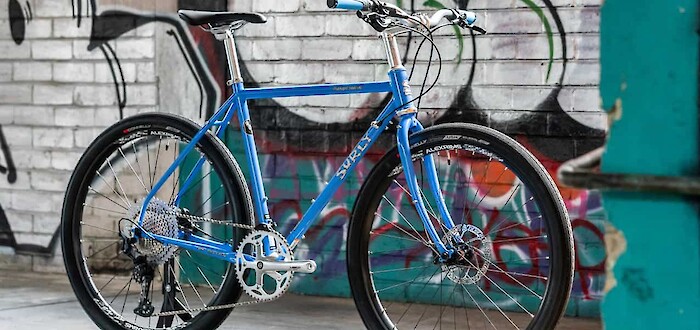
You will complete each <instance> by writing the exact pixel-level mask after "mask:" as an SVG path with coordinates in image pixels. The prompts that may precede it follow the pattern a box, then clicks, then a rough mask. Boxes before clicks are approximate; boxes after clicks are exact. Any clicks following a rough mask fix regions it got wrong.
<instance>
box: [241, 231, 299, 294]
mask: <svg viewBox="0 0 700 330" xmlns="http://www.w3.org/2000/svg"><path fill="white" fill-rule="evenodd" d="M265 246H268V247H269V253H267V252H266V249H265ZM237 251H238V252H237V254H236V276H237V277H238V282H239V283H240V284H241V286H242V287H243V290H244V291H245V292H246V293H247V294H248V295H249V296H251V297H253V298H255V299H257V300H260V301H267V300H273V299H277V298H279V297H280V296H281V295H282V294H284V293H285V292H286V291H287V289H288V288H289V285H290V284H291V283H292V275H293V274H294V272H293V271H289V270H262V268H263V262H265V261H292V260H294V256H293V255H292V251H291V249H290V247H289V245H288V244H287V240H286V239H285V238H284V237H282V235H280V234H279V233H277V232H274V231H261V230H254V231H253V232H251V233H250V234H248V235H246V236H245V237H244V238H243V240H242V241H241V243H240V244H239V245H238V249H237Z"/></svg>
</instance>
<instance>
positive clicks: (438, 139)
mask: <svg viewBox="0 0 700 330" xmlns="http://www.w3.org/2000/svg"><path fill="white" fill-rule="evenodd" d="M411 144H412V148H411V153H412V155H413V156H414V161H413V170H414V171H415V173H416V177H417V181H418V185H419V187H420V189H421V190H422V198H423V202H424V203H425V204H426V208H427V210H428V213H429V217H430V218H431V221H432V222H433V226H435V228H436V229H437V231H438V233H439V236H440V238H441V239H442V240H443V243H444V244H445V245H447V246H448V247H452V248H454V249H455V250H456V251H458V252H459V253H460V254H456V256H455V257H454V258H453V259H452V260H449V261H446V262H442V261H440V260H439V258H438V253H437V251H436V249H435V247H434V245H433V244H432V242H430V238H429V237H428V235H427V234H426V232H425V230H424V225H423V223H422V221H421V220H420V218H419V217H418V214H417V213H416V211H415V208H414V207H413V202H412V198H411V196H410V194H409V193H408V188H407V187H408V186H407V185H406V179H405V177H404V173H403V169H402V167H401V163H400V159H399V156H398V153H397V151H396V149H394V150H392V151H390V152H388V153H387V155H385V157H384V158H383V159H382V160H381V161H380V162H379V163H378V164H377V165H376V166H375V168H374V169H373V170H372V172H371V173H370V175H369V176H368V178H367V180H366V182H365V183H364V185H363V187H362V189H361V190H360V193H359V195H358V199H357V201H356V203H355V206H354V209H353V214H352V219H351V223H350V231H349V236H348V248H347V254H348V258H347V260H348V273H349V279H350V286H351V289H352V294H353V297H354V299H355V303H356V305H357V308H358V311H359V312H360V315H361V316H362V319H363V321H364V322H365V325H366V326H367V328H369V329H396V328H399V329H402V328H411V329H436V328H443V327H444V328H447V329H491V328H496V329H501V328H504V329H538V330H541V329H553V328H554V326H555V325H556V324H557V322H558V321H559V319H560V318H561V316H562V314H563V312H564V309H565V307H566V304H567V300H568V297H569V291H570V290H571V285H572V275H573V265H574V264H573V243H572V241H573V238H572V233H571V225H570V223H569V218H568V215H567V212H566V208H565V207H564V203H563V201H562V198H561V196H560V195H559V192H558V191H557V189H556V186H555V184H554V182H553V181H552V179H551V178H550V177H549V175H548V174H547V172H546V171H545V169H544V168H543V167H542V165H541V164H540V163H539V162H538V161H537V160H536V159H535V158H534V157H533V156H532V155H531V154H530V153H529V152H527V150H525V149H524V148H523V147H522V146H520V145H519V144H517V142H515V141H514V140H512V139H510V138H509V137H507V136H505V135H504V134H502V133H499V132H497V131H495V130H492V129H489V128H485V127H481V126H477V125H471V124H446V125H438V126H435V127H431V128H429V129H426V130H424V131H423V132H420V133H418V134H416V135H415V136H412V137H411ZM427 155H432V157H433V159H434V162H435V165H436V169H437V172H438V178H439V182H440V189H441V191H442V194H443V197H444V200H445V203H446V205H447V208H448V212H449V214H450V217H451V218H452V219H453V221H454V223H455V225H456V226H455V228H457V229H455V230H453V231H449V230H448V229H447V228H446V226H445V225H444V222H443V219H441V216H440V212H439V211H438V208H437V204H436V201H435V198H434V197H433V194H432V193H431V191H430V189H429V184H428V179H427V178H426V175H425V173H426V167H425V164H424V161H425V160H426V156H427ZM457 233H458V234H457ZM455 235H458V236H460V237H461V238H462V239H463V241H462V242H459V240H457V239H455V238H454V237H455Z"/></svg>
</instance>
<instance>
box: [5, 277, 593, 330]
mask: <svg viewBox="0 0 700 330" xmlns="http://www.w3.org/2000/svg"><path fill="white" fill-rule="evenodd" d="M0 328H2V329H12V330H24V329H55V330H61V329H71V330H79V329H95V328H96V327H95V325H94V324H92V323H91V321H90V319H89V318H88V317H87V315H86V314H85V313H84V312H83V310H82V308H81V307H80V305H79V304H78V302H77V301H76V299H75V297H74V296H73V292H72V291H71V289H70V285H69V284H68V280H67V279H66V278H65V276H61V275H46V274H36V273H27V272H14V271H0ZM361 328H363V325H362V321H361V320H360V318H359V316H358V314H357V311H356V310H355V306H354V305H353V302H352V300H350V299H338V298H322V297H309V296H298V295H292V294H288V295H286V296H284V297H283V298H281V299H280V300H278V301H275V302H273V303H270V304H264V305H256V306H251V307H246V308H245V309H239V310H238V311H237V312H234V313H233V314H231V316H229V318H228V319H227V320H226V322H225V323H224V325H223V326H222V327H221V329H361ZM560 328H561V329H577V330H578V329H600V328H601V326H600V322H599V321H597V320H589V319H565V320H564V321H563V322H562V325H561V327H560Z"/></svg>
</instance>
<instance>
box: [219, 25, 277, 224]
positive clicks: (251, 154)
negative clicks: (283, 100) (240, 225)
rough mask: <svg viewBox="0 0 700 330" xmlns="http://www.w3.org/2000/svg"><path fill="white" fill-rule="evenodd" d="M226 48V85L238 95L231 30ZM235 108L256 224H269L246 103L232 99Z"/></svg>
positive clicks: (239, 79) (237, 69) (240, 82)
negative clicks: (249, 180) (228, 77)
mask: <svg viewBox="0 0 700 330" xmlns="http://www.w3.org/2000/svg"><path fill="white" fill-rule="evenodd" d="M224 46H225V48H226V58H227V60H228V69H229V74H230V75H231V80H230V81H229V82H228V85H230V86H231V88H233V93H234V95H240V94H239V92H241V91H243V90H245V87H243V76H242V75H241V66H240V63H239V62H238V52H237V51H236V43H235V41H234V38H233V32H231V30H227V31H226V38H225V39H224ZM234 100H235V101H234V102H235V104H234V105H235V107H236V109H237V111H238V113H237V114H238V121H239V123H240V127H241V134H242V135H243V147H244V149H245V153H246V158H247V160H248V168H249V169H250V178H251V183H252V191H253V201H254V203H255V213H256V216H257V217H258V223H260V224H270V222H272V219H271V217H270V211H269V209H268V206H267V196H266V194H265V186H264V185H263V179H262V172H261V170H260V161H259V160H258V149H257V147H256V146H255V137H254V136H253V125H252V124H251V122H250V112H249V110H248V101H247V100H246V99H245V98H243V97H240V96H239V97H235V98H234Z"/></svg>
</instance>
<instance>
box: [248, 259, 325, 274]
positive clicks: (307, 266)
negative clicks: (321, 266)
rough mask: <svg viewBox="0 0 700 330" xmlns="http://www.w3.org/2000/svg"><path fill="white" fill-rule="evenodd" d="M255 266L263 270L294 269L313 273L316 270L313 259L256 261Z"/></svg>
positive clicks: (279, 270) (280, 270)
mask: <svg viewBox="0 0 700 330" xmlns="http://www.w3.org/2000/svg"><path fill="white" fill-rule="evenodd" d="M255 268H256V269H257V270H261V271H264V272H266V271H272V272H283V271H292V272H296V273H306V274H311V273H313V272H315V271H316V262H315V261H313V260H299V261H263V260H258V261H255Z"/></svg>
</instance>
